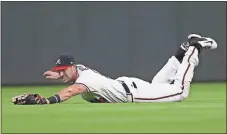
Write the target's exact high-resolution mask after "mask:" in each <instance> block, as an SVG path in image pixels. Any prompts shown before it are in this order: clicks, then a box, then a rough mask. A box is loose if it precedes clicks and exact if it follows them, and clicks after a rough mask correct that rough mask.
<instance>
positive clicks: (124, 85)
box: [118, 80, 137, 94]
mask: <svg viewBox="0 0 227 134" xmlns="http://www.w3.org/2000/svg"><path fill="white" fill-rule="evenodd" d="M118 81H119V82H120V83H121V85H122V86H123V87H124V89H125V92H126V93H127V94H130V93H131V92H130V90H129V88H128V86H127V85H126V84H125V82H124V81H122V80H118ZM132 84H133V86H134V88H137V86H136V84H135V82H132Z"/></svg>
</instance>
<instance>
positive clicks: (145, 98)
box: [134, 91, 183, 100]
mask: <svg viewBox="0 0 227 134" xmlns="http://www.w3.org/2000/svg"><path fill="white" fill-rule="evenodd" d="M182 93H183V91H182V92H180V93H176V94H172V95H168V96H163V97H158V98H134V99H136V100H159V99H164V98H169V97H173V96H176V95H181V94H182Z"/></svg>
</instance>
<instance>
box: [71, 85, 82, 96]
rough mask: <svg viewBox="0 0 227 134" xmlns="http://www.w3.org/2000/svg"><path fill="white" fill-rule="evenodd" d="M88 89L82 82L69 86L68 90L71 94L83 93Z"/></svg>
mask: <svg viewBox="0 0 227 134" xmlns="http://www.w3.org/2000/svg"><path fill="white" fill-rule="evenodd" d="M85 91H86V88H85V87H84V86H83V85H81V84H76V85H72V86H70V87H68V92H69V94H70V95H71V96H74V95H77V94H81V93H83V92H85Z"/></svg>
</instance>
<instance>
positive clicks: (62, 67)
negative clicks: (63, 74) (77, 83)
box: [52, 66, 70, 71]
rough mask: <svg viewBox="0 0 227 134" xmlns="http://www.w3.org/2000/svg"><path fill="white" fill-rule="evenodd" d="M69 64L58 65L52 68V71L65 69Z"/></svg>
mask: <svg viewBox="0 0 227 134" xmlns="http://www.w3.org/2000/svg"><path fill="white" fill-rule="evenodd" d="M68 67H70V66H58V67H55V68H53V69H52V71H60V70H65V69H66V68H68Z"/></svg>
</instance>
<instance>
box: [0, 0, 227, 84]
mask: <svg viewBox="0 0 227 134" xmlns="http://www.w3.org/2000/svg"><path fill="white" fill-rule="evenodd" d="M1 20H2V21H1V29H2V32H1V45H2V46H1V47H2V48H1V65H2V66H1V83H2V85H8V84H10V85H11V84H48V83H53V81H50V80H46V79H44V77H43V76H42V74H43V72H44V71H46V70H48V69H51V68H52V67H53V66H54V63H55V60H56V58H57V57H58V55H60V54H63V53H68V54H72V55H73V56H74V57H75V60H76V62H77V63H78V64H84V65H87V66H89V67H91V68H94V69H96V70H97V71H99V72H100V73H102V74H104V75H107V76H109V77H112V78H116V77H119V76H123V75H126V76H134V77H139V78H142V79H144V80H147V81H151V80H152V78H153V76H154V75H155V74H156V73H157V72H158V71H159V70H160V69H161V67H162V66H163V65H164V64H165V63H166V61H167V60H168V58H169V57H170V56H172V55H173V54H174V53H175V52H176V50H177V48H178V47H179V46H180V43H182V42H183V41H185V40H186V39H187V36H188V34H189V33H199V34H202V35H204V36H210V37H212V38H214V39H215V40H216V41H217V42H218V45H219V46H218V49H217V50H215V51H208V52H206V53H202V54H201V60H200V66H199V67H198V68H197V69H196V72H195V77H194V81H226V3H225V2H1ZM54 83H58V82H54Z"/></svg>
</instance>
